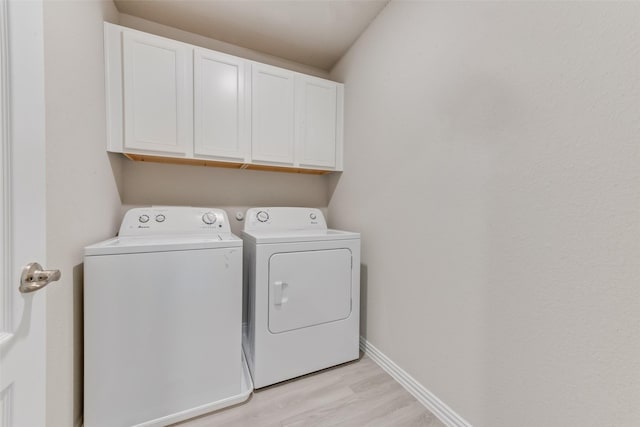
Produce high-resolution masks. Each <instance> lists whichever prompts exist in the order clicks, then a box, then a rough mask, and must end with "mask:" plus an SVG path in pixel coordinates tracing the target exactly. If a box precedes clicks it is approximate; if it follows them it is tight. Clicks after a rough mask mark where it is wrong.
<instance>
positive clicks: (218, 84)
mask: <svg viewBox="0 0 640 427" xmlns="http://www.w3.org/2000/svg"><path fill="white" fill-rule="evenodd" d="M193 60H194V68H193V77H194V82H193V83H194V132H195V135H194V136H195V142H194V154H195V155H196V156H212V157H221V158H223V159H232V160H233V159H235V160H241V161H244V160H245V158H246V157H247V155H248V154H249V153H248V143H249V139H248V136H249V135H248V132H247V123H246V114H245V103H246V102H245V68H246V61H244V60H242V59H240V58H237V57H235V56H231V55H225V54H223V53H218V52H214V51H211V50H205V49H195V51H194V59H193Z"/></svg>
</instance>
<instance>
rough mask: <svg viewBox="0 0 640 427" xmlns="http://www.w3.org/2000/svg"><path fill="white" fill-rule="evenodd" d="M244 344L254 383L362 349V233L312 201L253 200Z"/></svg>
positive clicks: (244, 235) (246, 232)
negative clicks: (266, 203)
mask: <svg viewBox="0 0 640 427" xmlns="http://www.w3.org/2000/svg"><path fill="white" fill-rule="evenodd" d="M242 239H243V241H244V264H245V303H246V307H245V311H246V313H245V314H246V316H245V317H246V318H245V321H246V325H245V330H244V333H243V345H244V348H245V353H246V356H247V361H248V363H249V369H250V371H251V374H252V378H253V383H254V386H255V387H256V388H260V387H265V386H268V385H270V384H274V383H277V382H280V381H284V380H287V379H290V378H294V377H297V376H300V375H304V374H307V373H310V372H314V371H317V370H320V369H324V368H327V367H330V366H334V365H337V364H340V363H344V362H348V361H350V360H354V359H357V358H358V355H359V316H360V314H359V312H360V303H359V302H360V235H359V234H358V233H351V232H346V231H338V230H330V229H327V224H326V222H325V219H324V215H323V214H322V212H321V211H320V210H318V209H309V208H252V209H249V210H248V211H247V215H246V222H245V227H244V231H243V233H242Z"/></svg>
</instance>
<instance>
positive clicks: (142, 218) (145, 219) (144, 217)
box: [138, 215, 149, 224]
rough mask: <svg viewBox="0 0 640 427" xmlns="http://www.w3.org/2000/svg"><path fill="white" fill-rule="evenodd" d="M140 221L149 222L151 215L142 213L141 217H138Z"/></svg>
mask: <svg viewBox="0 0 640 427" xmlns="http://www.w3.org/2000/svg"><path fill="white" fill-rule="evenodd" d="M138 221H140V222H141V223H143V224H146V223H147V222H149V215H140V218H138Z"/></svg>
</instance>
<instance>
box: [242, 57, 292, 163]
mask: <svg viewBox="0 0 640 427" xmlns="http://www.w3.org/2000/svg"><path fill="white" fill-rule="evenodd" d="M251 90H252V93H251V99H252V102H251V105H252V109H251V159H252V160H253V161H255V160H258V161H266V162H276V163H285V164H293V160H294V159H293V148H294V146H293V134H294V129H293V126H294V99H293V91H294V74H293V72H291V71H287V70H283V69H281V68H276V67H270V66H268V65H262V64H253V66H252V89H251Z"/></svg>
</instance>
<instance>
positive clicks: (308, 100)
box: [296, 76, 337, 168]
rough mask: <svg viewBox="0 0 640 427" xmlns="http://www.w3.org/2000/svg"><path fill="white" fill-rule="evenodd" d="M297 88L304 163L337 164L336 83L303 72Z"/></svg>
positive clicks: (299, 156)
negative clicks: (304, 74)
mask: <svg viewBox="0 0 640 427" xmlns="http://www.w3.org/2000/svg"><path fill="white" fill-rule="evenodd" d="M296 92H297V97H296V99H297V105H296V113H297V123H298V124H297V132H298V134H297V136H296V141H297V150H296V154H297V158H296V161H297V163H299V164H300V165H302V166H320V167H327V168H333V167H335V166H336V128H337V125H336V106H337V85H336V84H335V83H332V82H328V81H325V80H321V79H315V78H313V77H307V76H300V77H298V80H297V84H296Z"/></svg>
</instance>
